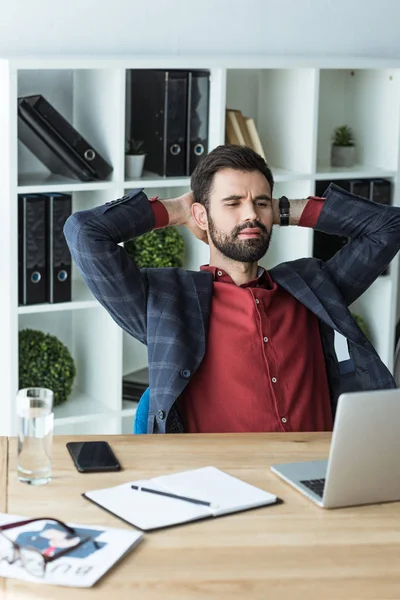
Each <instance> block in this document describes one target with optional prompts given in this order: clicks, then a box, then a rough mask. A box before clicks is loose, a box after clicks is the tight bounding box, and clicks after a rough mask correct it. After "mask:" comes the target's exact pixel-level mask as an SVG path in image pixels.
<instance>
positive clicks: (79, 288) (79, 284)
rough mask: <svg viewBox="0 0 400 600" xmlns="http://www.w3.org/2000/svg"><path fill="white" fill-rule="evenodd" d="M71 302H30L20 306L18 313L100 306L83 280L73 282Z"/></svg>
mask: <svg viewBox="0 0 400 600" xmlns="http://www.w3.org/2000/svg"><path fill="white" fill-rule="evenodd" d="M72 298H73V300H72V301H71V302H57V303H55V304H50V303H48V304H29V305H28V306H18V314H19V315H26V314H33V313H46V312H57V311H66V310H82V309H88V308H99V307H100V306H101V305H100V303H99V302H98V301H97V300H96V299H95V298H94V297H93V294H92V292H91V291H90V290H89V288H88V287H87V286H86V284H85V283H84V282H83V281H74V282H73V283H72Z"/></svg>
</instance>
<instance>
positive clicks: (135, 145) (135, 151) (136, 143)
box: [126, 140, 145, 156]
mask: <svg viewBox="0 0 400 600" xmlns="http://www.w3.org/2000/svg"><path fill="white" fill-rule="evenodd" d="M126 154H128V155H130V156H137V155H139V154H145V151H144V143H143V141H142V140H128V142H127V147H126Z"/></svg>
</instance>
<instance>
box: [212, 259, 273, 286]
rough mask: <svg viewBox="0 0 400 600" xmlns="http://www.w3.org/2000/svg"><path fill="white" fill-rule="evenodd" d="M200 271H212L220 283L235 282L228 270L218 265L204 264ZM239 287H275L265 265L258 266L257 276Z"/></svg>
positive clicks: (215, 279)
mask: <svg viewBox="0 0 400 600" xmlns="http://www.w3.org/2000/svg"><path fill="white" fill-rule="evenodd" d="M200 271H207V272H208V273H212V275H213V277H214V281H215V282H218V283H232V284H235V282H234V281H233V279H232V277H231V276H230V275H228V273H227V272H226V271H224V270H223V269H219V268H218V267H210V265H202V266H201V267H200ZM239 287H241V288H247V287H264V288H267V289H272V288H273V287H274V283H273V281H272V279H271V276H270V274H269V273H268V271H266V270H265V269H264V268H263V267H260V266H259V267H258V271H257V277H256V278H255V279H253V280H252V281H248V282H247V283H243V284H242V285H240V286H239Z"/></svg>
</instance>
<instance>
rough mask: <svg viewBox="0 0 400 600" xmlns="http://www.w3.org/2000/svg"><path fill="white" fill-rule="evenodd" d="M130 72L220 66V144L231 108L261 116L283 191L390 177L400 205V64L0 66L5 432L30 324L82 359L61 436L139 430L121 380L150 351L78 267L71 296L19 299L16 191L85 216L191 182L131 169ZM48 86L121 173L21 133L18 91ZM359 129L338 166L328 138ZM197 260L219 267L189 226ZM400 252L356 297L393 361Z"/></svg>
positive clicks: (294, 250)
mask: <svg viewBox="0 0 400 600" xmlns="http://www.w3.org/2000/svg"><path fill="white" fill-rule="evenodd" d="M131 68H165V69H172V68H178V69H196V68H201V69H209V70H210V72H211V96H210V123H209V145H210V149H212V148H214V147H215V146H217V145H219V144H221V143H224V130H225V107H226V106H228V107H230V108H237V109H240V110H242V111H243V112H244V113H245V114H246V116H252V117H254V118H255V121H256V124H257V127H258V129H259V132H260V136H261V139H262V141H263V144H264V147H265V150H266V154H267V158H268V162H269V164H270V166H271V168H272V171H273V174H274V177H275V181H276V185H275V191H274V195H275V197H278V196H280V195H281V194H286V195H287V196H288V197H290V198H303V197H307V196H308V195H310V194H313V193H314V190H315V183H316V181H317V180H331V179H353V178H363V177H366V178H369V177H382V178H388V179H390V180H391V181H392V183H393V190H394V194H393V203H394V204H396V205H398V206H400V192H399V188H400V186H399V142H400V120H399V107H400V61H398V62H396V61H379V60H367V59H365V60H361V59H351V58H349V59H333V60H332V59H326V58H320V59H318V58H315V59H290V58H281V59H279V58H270V57H263V56H259V57H248V58H243V57H208V56H204V57H188V58H179V57H170V58H165V57H140V56H137V57H135V56H131V57H122V58H105V57H101V58H96V57H94V58H51V57H50V58H40V59H26V60H25V59H21V58H18V59H7V60H5V59H3V60H0V89H1V90H2V95H1V98H0V133H1V135H0V186H1V187H0V202H1V215H2V218H1V219H0V256H1V259H0V277H1V281H2V293H1V294H0V332H1V335H0V356H1V361H0V381H1V382H2V391H3V398H2V419H1V421H0V434H1V435H7V434H10V433H11V434H12V433H14V432H15V427H14V426H15V422H14V412H15V394H16V391H17V389H18V330H19V329H22V328H26V327H31V328H34V329H40V330H43V331H45V332H49V333H52V334H54V335H57V336H58V337H59V338H60V339H61V340H62V341H63V342H64V343H65V344H66V345H67V346H68V348H69V349H70V351H71V353H72V355H73V356H74V359H75V361H76V365H77V371H78V374H77V378H76V382H75V386H74V390H73V393H72V396H71V398H70V399H69V400H68V401H67V402H66V403H65V404H64V405H62V406H60V407H57V408H56V411H55V413H56V425H55V432H56V434H57V433H59V434H70V433H78V434H80V433H82V434H83V433H94V434H102V433H103V434H105V433H119V432H124V433H127V432H130V431H132V422H133V415H134V412H135V406H134V405H132V404H131V403H128V402H123V401H122V393H121V391H122V376H123V375H124V374H125V373H128V372H130V371H132V370H134V369H140V368H142V367H144V366H146V364H147V356H146V348H145V347H144V346H143V345H141V344H140V343H138V342H136V341H135V340H133V339H132V338H129V337H128V336H127V335H126V334H124V333H123V332H122V331H121V330H120V329H119V328H118V327H117V325H116V324H115V323H114V322H113V321H112V319H111V318H110V317H109V316H108V314H107V313H106V312H105V311H104V309H103V308H102V307H101V306H100V305H99V304H98V303H97V301H95V299H94V298H93V296H92V295H91V293H90V292H89V290H88V289H87V288H86V286H85V284H84V282H83V281H82V279H81V277H80V275H79V273H78V272H77V270H76V269H75V268H73V274H72V276H73V289H72V302H70V303H64V304H58V305H54V304H53V305H52V304H43V305H33V306H24V307H22V306H18V288H17V286H18V256H17V234H18V227H17V195H18V194H20V193H42V192H68V193H71V194H72V197H73V210H74V211H77V210H83V209H86V208H89V207H92V206H96V205H98V204H102V203H105V202H107V201H108V200H110V199H114V198H118V197H120V196H122V195H123V194H124V193H125V192H126V191H128V190H129V189H132V188H136V187H144V188H145V190H146V192H147V193H148V194H149V196H153V195H158V196H160V197H171V196H176V195H179V194H181V193H183V192H184V191H186V190H187V189H188V188H189V186H190V179H189V178H188V177H174V178H163V177H158V176H157V175H154V174H151V173H146V172H145V173H144V176H143V177H142V178H141V179H140V180H135V181H132V180H127V179H126V178H125V174H124V143H125V137H126V136H125V121H126V89H125V81H126V71H127V70H128V69H131ZM34 93H41V94H43V95H44V96H46V98H47V99H48V100H49V101H50V102H52V103H53V104H54V105H55V106H56V108H57V109H58V110H59V111H60V112H62V114H64V116H65V117H66V118H67V119H69V120H71V122H72V124H73V125H74V126H75V127H76V128H77V129H78V130H79V131H80V132H81V133H82V134H83V135H84V136H85V137H86V138H87V139H89V140H90V141H91V142H92V143H93V145H94V147H96V148H97V149H98V150H99V152H101V153H102V154H103V155H104V156H105V158H106V159H108V160H109V161H110V162H111V164H112V165H113V167H114V170H113V173H112V175H111V178H110V180H109V181H103V182H91V183H83V182H79V181H77V180H72V179H71V180H70V179H66V178H62V177H59V176H55V175H51V174H50V173H49V172H48V171H47V170H46V168H45V167H44V166H43V165H42V164H41V163H40V162H39V161H38V160H37V159H36V158H35V157H34V156H33V155H32V154H31V153H30V152H29V151H28V150H27V149H26V148H25V147H24V146H22V145H21V144H20V143H19V142H18V139H17V98H18V96H21V95H27V94H34ZM344 123H347V124H348V125H350V126H352V127H353V129H354V131H355V134H356V138H357V152H358V156H357V161H358V164H357V166H356V167H354V168H353V169H345V170H343V169H333V168H331V167H330V166H329V153H330V136H331V133H332V130H333V128H334V127H335V126H337V125H342V124H344ZM182 233H183V235H184V237H185V243H186V264H185V266H186V267H187V268H190V269H198V268H199V266H200V265H201V264H204V263H206V262H207V261H208V249H207V247H206V246H205V245H204V244H202V243H201V242H199V241H198V240H195V239H193V238H191V236H190V235H189V234H188V232H187V231H186V230H183V231H182ZM312 248H313V232H312V230H310V229H300V228H292V227H291V228H288V229H281V230H277V231H275V232H274V236H273V241H272V243H271V247H270V250H269V251H268V254H267V256H266V257H265V259H264V260H263V261H262V264H264V265H265V266H266V267H268V268H270V267H272V266H273V265H275V264H277V263H279V262H282V261H285V260H293V259H296V258H299V257H307V256H312ZM397 306H398V258H396V259H395V260H394V261H393V263H392V264H391V266H390V273H389V275H387V276H382V277H380V278H379V279H378V280H377V281H376V282H375V283H374V284H373V285H372V286H371V288H370V289H369V290H368V291H367V292H366V294H364V296H363V297H362V298H360V299H359V300H358V301H357V303H355V305H354V307H352V308H354V310H355V311H356V312H358V313H359V314H360V315H361V316H364V317H365V318H366V319H367V321H368V325H369V327H370V330H371V335H372V338H373V342H374V344H375V346H376V348H377V350H378V352H379V354H380V356H381V358H382V360H383V361H384V362H385V363H386V364H387V365H388V367H389V368H390V369H392V368H393V364H392V363H393V348H394V334H395V324H396V319H397V316H398V311H397Z"/></svg>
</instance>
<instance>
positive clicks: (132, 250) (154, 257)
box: [124, 227, 185, 269]
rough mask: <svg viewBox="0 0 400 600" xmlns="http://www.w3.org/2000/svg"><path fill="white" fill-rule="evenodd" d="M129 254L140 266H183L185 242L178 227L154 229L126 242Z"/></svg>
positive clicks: (125, 245)
mask: <svg viewBox="0 0 400 600" xmlns="http://www.w3.org/2000/svg"><path fill="white" fill-rule="evenodd" d="M124 247H125V250H126V251H127V252H128V254H129V256H130V257H131V258H132V259H133V260H134V261H135V262H136V264H137V266H138V267H139V268H142V267H145V268H158V269H160V268H166V267H178V268H179V267H182V266H183V261H184V258H185V243H184V241H183V237H182V234H181V233H180V231H178V229H177V228H176V227H164V229H153V231H150V233H145V234H144V235H141V236H140V237H138V238H136V239H135V240H130V241H129V242H126V243H125V244H124Z"/></svg>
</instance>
